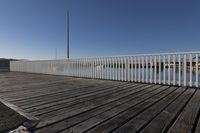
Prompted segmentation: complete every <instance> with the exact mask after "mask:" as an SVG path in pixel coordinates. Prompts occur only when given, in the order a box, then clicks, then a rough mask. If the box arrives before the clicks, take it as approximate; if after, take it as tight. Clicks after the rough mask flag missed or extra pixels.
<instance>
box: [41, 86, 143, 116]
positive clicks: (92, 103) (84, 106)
mask: <svg viewBox="0 0 200 133" xmlns="http://www.w3.org/2000/svg"><path fill="white" fill-rule="evenodd" d="M136 88H139V89H141V88H142V87H133V88H128V89H126V90H122V91H121V92H119V93H111V94H108V95H106V96H104V97H100V98H96V99H95V100H89V101H85V102H80V103H78V104H75V105H73V106H69V107H66V108H62V109H59V110H56V111H50V112H48V113H45V114H42V115H39V116H40V118H42V119H43V118H45V119H46V118H51V117H55V116H58V115H61V116H62V115H63V114H65V113H68V112H72V114H74V113H75V112H78V111H80V112H79V113H81V112H83V111H85V110H88V109H92V108H95V107H97V106H99V105H103V104H106V103H109V102H112V101H115V100H117V99H119V98H122V97H125V96H127V95H130V94H132V93H135V92H137V91H138V90H137V89H136ZM68 114H70V113H68Z"/></svg>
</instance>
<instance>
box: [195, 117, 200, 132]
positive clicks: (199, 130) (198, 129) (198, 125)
mask: <svg viewBox="0 0 200 133" xmlns="http://www.w3.org/2000/svg"><path fill="white" fill-rule="evenodd" d="M195 133H200V117H199V118H198V124H197V127H196V130H195Z"/></svg>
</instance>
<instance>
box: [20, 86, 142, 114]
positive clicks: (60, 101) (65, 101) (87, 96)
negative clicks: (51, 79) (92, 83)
mask: <svg viewBox="0 0 200 133" xmlns="http://www.w3.org/2000/svg"><path fill="white" fill-rule="evenodd" d="M140 85H141V84H140ZM133 86H134V87H135V86H138V84H133ZM133 86H132V87H133ZM142 86H144V85H141V87H142ZM126 87H130V86H124V87H123V89H127V88H126ZM123 89H122V86H116V87H112V88H109V89H103V90H101V91H97V92H92V93H87V94H84V95H78V96H76V97H72V98H67V99H66V98H63V99H60V98H59V99H58V100H53V101H52V100H51V101H48V103H47V102H46V103H45V104H40V105H39V106H35V107H34V108H32V107H33V106H31V108H30V106H28V107H29V108H24V110H26V111H27V112H30V113H31V112H36V111H37V112H38V111H41V110H44V109H46V108H48V109H49V108H57V107H59V106H60V105H62V104H65V105H66V104H69V103H71V102H73V103H75V102H81V101H86V100H91V99H92V98H97V97H100V96H104V95H107V94H110V93H114V92H119V91H121V90H123ZM40 103H41V102H40Z"/></svg>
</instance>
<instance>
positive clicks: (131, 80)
mask: <svg viewBox="0 0 200 133" xmlns="http://www.w3.org/2000/svg"><path fill="white" fill-rule="evenodd" d="M133 68H134V67H133V56H131V82H133Z"/></svg>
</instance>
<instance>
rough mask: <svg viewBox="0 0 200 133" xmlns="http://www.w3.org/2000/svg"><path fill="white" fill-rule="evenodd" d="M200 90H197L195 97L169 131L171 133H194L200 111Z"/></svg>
mask: <svg viewBox="0 0 200 133" xmlns="http://www.w3.org/2000/svg"><path fill="white" fill-rule="evenodd" d="M199 103H200V90H199V89H197V91H196V92H195V94H194V96H193V97H192V99H191V100H190V102H189V103H188V104H187V106H186V107H185V108H184V110H183V112H182V113H181V114H180V115H179V117H178V118H177V120H176V121H175V123H174V124H173V125H172V127H171V128H170V129H169V130H168V132H170V133H192V132H193V130H194V128H195V127H194V125H195V122H196V118H197V117H198V113H199V109H200V104H199Z"/></svg>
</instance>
